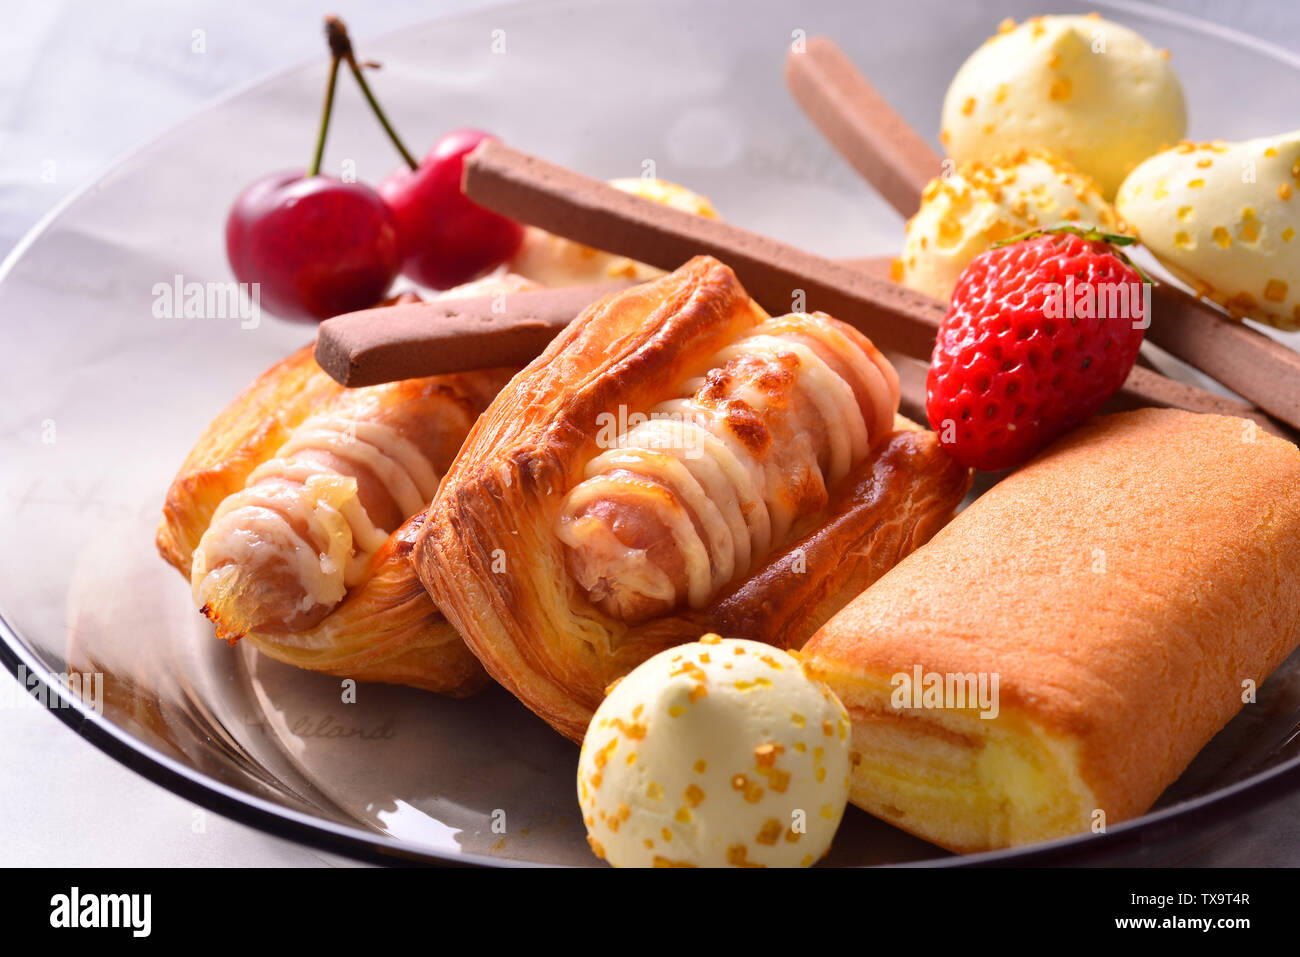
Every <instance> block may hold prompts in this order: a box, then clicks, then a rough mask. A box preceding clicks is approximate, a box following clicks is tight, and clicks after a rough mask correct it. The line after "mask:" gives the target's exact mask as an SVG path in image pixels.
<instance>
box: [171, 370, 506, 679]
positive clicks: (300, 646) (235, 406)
mask: <svg viewBox="0 0 1300 957" xmlns="http://www.w3.org/2000/svg"><path fill="white" fill-rule="evenodd" d="M510 372H511V370H505V369H493V370H485V371H483V372H473V373H463V374H459V375H449V376H440V377H437V378H436V379H417V380H410V381H409V382H404V383H396V384H394V385H392V386H385V387H379V388H378V389H377V390H376V395H377V399H376V401H400V399H401V395H402V392H403V390H409V389H414V390H425V389H428V388H430V386H431V385H434V386H436V389H437V392H438V393H439V394H440V395H441V396H442V397H444V398H445V401H446V402H449V403H455V404H457V405H458V406H460V407H462V408H463V410H464V412H465V416H464V421H465V422H466V423H469V422H472V421H473V420H474V418H475V417H476V416H477V415H478V413H479V412H480V411H481V410H482V409H483V408H485V407H486V406H487V404H488V403H489V402H490V401H491V399H492V397H493V396H494V395H495V394H496V392H497V390H498V389H499V388H500V387H501V386H502V385H504V384H505V382H506V381H507V380H508V379H509V376H510ZM344 391H345V390H344V389H343V387H342V386H340V385H338V384H337V383H336V382H334V380H333V379H331V378H330V377H329V376H328V375H326V374H325V372H323V371H322V370H321V368H320V367H319V366H318V365H317V364H316V361H315V359H314V358H313V357H312V347H311V346H306V347H304V348H303V349H300V350H299V351H298V352H295V353H294V354H293V355H291V356H289V357H288V358H287V359H284V360H283V361H281V362H279V363H277V364H276V365H274V366H272V367H271V368H270V369H268V370H267V371H266V372H264V373H263V374H262V375H261V376H259V377H258V378H257V379H256V381H254V382H253V384H252V385H250V386H249V387H248V388H247V389H245V390H244V392H243V393H241V394H240V395H239V396H238V397H237V398H236V399H235V400H234V401H233V402H231V404H230V405H229V406H227V407H226V409H225V410H223V411H222V412H221V414H220V415H218V416H217V418H216V419H215V420H214V421H213V422H212V423H211V424H210V425H209V426H208V428H207V429H206V430H205V431H204V433H203V434H202V435H201V436H200V438H199V440H198V442H197V443H196V444H195V446H194V448H193V449H192V450H191V451H190V453H189V455H188V456H187V457H186V459H185V462H184V463H183V464H182V466H181V469H180V472H179V473H178V474H177V476H176V478H175V480H174V481H173V482H172V484H171V487H170V488H169V489H168V490H167V497H166V501H165V502H164V505H163V517H162V521H161V523H160V524H159V526H158V534H157V545H158V550H159V552H160V553H161V554H162V556H163V558H165V559H166V560H167V561H168V562H170V563H171V564H172V565H174V566H175V567H176V568H177V569H178V570H179V571H180V572H181V574H182V575H184V576H185V578H186V580H187V581H188V580H189V577H190V569H191V563H192V559H193V555H194V549H195V548H196V546H197V545H198V543H199V540H200V539H201V538H202V537H203V533H204V532H205V531H206V530H207V528H208V525H209V524H210V522H211V521H212V517H213V514H214V513H215V512H216V510H217V507H218V506H219V505H220V504H221V503H222V501H223V500H224V499H225V498H226V497H227V496H229V495H231V494H233V493H234V492H237V491H238V490H240V489H242V488H243V487H244V484H245V482H246V481H247V479H248V477H249V475H250V474H251V473H252V472H253V470H254V469H256V468H257V467H258V466H259V465H261V464H262V463H263V462H265V461H267V460H268V459H270V458H272V457H273V456H274V455H275V453H276V450H277V449H279V448H280V447H281V446H282V445H283V444H284V443H285V441H286V440H287V439H288V438H289V436H290V435H291V434H292V432H293V430H294V429H295V428H296V427H297V426H298V425H299V424H300V423H302V422H303V421H304V420H305V419H307V418H308V416H310V415H312V414H315V413H318V412H320V411H321V410H323V409H328V408H329V407H330V406H331V403H333V402H335V401H337V400H340V397H341V396H342V395H343V393H344ZM453 418H454V417H453ZM461 438H462V435H461V434H460V433H459V432H458V433H457V434H456V435H448V436H447V437H446V442H445V443H443V446H444V447H442V448H439V449H434V450H430V458H431V462H432V464H433V465H434V467H435V468H436V469H437V470H438V471H439V472H441V470H442V469H444V468H446V466H447V465H448V464H449V462H450V460H451V458H452V457H453V455H454V454H455V451H456V449H457V448H458V447H459V443H460V440H461ZM423 520H424V513H423V512H421V513H419V514H417V515H414V516H412V517H411V518H410V519H408V520H407V521H406V522H405V523H404V524H403V525H402V526H401V527H400V528H398V529H397V530H396V531H394V532H393V533H392V535H390V536H389V538H388V541H387V542H385V543H384V545H383V546H382V547H381V548H379V549H378V551H376V553H375V554H374V556H373V557H372V559H371V561H370V564H369V566H368V568H367V571H366V573H365V575H364V577H363V579H362V580H361V581H359V582H358V583H356V584H355V585H353V586H352V587H351V588H350V589H349V590H348V592H347V594H346V595H345V596H344V598H343V600H342V601H341V602H340V604H339V605H338V606H337V607H335V608H334V609H333V611H331V612H330V613H329V614H328V615H327V616H326V617H325V618H324V620H323V621H321V622H320V623H319V624H317V625H315V626H314V627H312V628H309V629H305V630H302V631H297V632H292V633H283V634H280V633H277V634H270V633H259V632H251V633H249V634H247V635H245V636H244V640H246V641H248V642H250V643H251V644H252V645H253V646H254V647H256V648H257V649H258V650H259V651H261V652H262V653H263V654H266V655H268V656H269V657H272V658H275V659H277V660H279V661H284V662H286V663H288V664H291V665H295V666H297V667H300V668H307V669H310V670H313V671H321V672H325V673H326V674H332V675H338V676H340V677H347V678H355V679H357V680H359V681H383V682H390V683H395V684H405V685H413V686H415V687H419V688H425V689H427V690H430V691H436V692H440V693H443V694H449V695H466V694H471V693H473V692H474V691H477V690H479V689H480V688H482V687H483V686H484V685H486V684H487V681H488V679H487V675H486V673H485V672H484V671H483V669H482V667H481V666H480V665H479V664H478V661H477V660H476V659H475V658H474V657H473V655H471V654H470V653H469V651H468V649H466V648H465V646H464V643H463V642H462V641H461V640H460V636H459V635H457V634H456V631H455V630H454V629H453V628H452V627H451V626H450V625H449V624H448V623H447V620H446V619H445V618H444V617H443V616H442V615H441V614H440V613H439V612H438V609H437V607H436V606H435V605H434V604H433V601H432V599H431V598H430V597H429V594H428V592H427V591H426V590H425V588H424V586H423V585H421V584H420V581H419V579H418V578H416V576H415V573H414V570H413V569H412V567H411V564H410V561H409V555H410V552H411V548H412V546H413V544H414V540H415V537H416V533H417V532H418V530H419V528H420V525H421V523H422V522H423Z"/></svg>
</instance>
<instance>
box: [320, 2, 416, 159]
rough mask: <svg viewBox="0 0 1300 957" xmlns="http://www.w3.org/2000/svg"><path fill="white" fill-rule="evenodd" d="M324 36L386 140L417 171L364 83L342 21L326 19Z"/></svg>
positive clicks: (409, 155) (406, 150)
mask: <svg viewBox="0 0 1300 957" xmlns="http://www.w3.org/2000/svg"><path fill="white" fill-rule="evenodd" d="M325 35H326V36H327V37H328V38H329V43H330V52H331V53H333V54H334V58H335V61H336V62H337V61H338V60H339V59H342V60H343V62H345V63H346V64H347V65H348V69H349V70H351V71H352V75H353V76H354V77H356V78H357V85H358V86H360V87H361V93H362V95H363V96H365V98H366V102H367V103H369V104H370V108H371V109H372V110H374V112H375V118H376V119H378V120H379V125H380V126H382V127H383V128H384V132H385V133H387V134H388V138H389V139H390V140H392V141H393V145H394V146H395V147H397V152H399V153H401V154H402V159H404V160H405V161H406V165H407V166H409V167H410V168H411V169H418V168H419V166H420V164H419V162H417V161H416V159H415V157H414V156H412V155H411V152H410V150H408V149H407V148H406V146H405V145H404V144H403V143H402V140H401V138H400V137H399V136H398V135H397V131H396V130H395V129H393V124H392V123H390V122H388V117H387V116H385V115H384V110H383V108H382V107H381V106H380V105H379V101H378V100H376V99H375V95H374V94H373V93H372V92H370V84H369V83H367V82H366V78H365V76H364V75H363V74H362V72H361V66H360V64H358V63H357V58H356V56H355V55H354V54H353V52H352V40H351V39H350V38H349V37H348V28H347V27H346V26H344V25H343V21H342V20H340V19H339V18H338V17H326V18H325Z"/></svg>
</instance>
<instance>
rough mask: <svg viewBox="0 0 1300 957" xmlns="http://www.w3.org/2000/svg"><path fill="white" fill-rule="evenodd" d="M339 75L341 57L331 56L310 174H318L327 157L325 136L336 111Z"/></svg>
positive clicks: (308, 172)
mask: <svg viewBox="0 0 1300 957" xmlns="http://www.w3.org/2000/svg"><path fill="white" fill-rule="evenodd" d="M338 76H339V58H338V57H337V56H334V57H331V58H330V79H329V84H328V85H327V86H326V87H325V109H324V110H322V111H321V117H320V132H318V133H317V134H316V155H315V156H313V157H312V160H311V168H310V169H309V170H307V175H308V176H316V175H317V174H319V173H320V164H321V160H322V159H324V158H325V136H326V134H327V133H328V132H329V128H330V116H331V115H332V114H333V112H334V86H335V82H336V81H337V80H338Z"/></svg>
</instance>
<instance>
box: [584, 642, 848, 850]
mask: <svg viewBox="0 0 1300 957" xmlns="http://www.w3.org/2000/svg"><path fill="white" fill-rule="evenodd" d="M849 730H850V728H849V717H848V714H847V712H846V711H845V710H844V706H843V705H841V704H840V702H839V699H838V698H836V697H835V695H834V694H833V693H832V692H831V690H830V689H829V688H827V687H826V686H825V685H824V684H822V683H821V682H820V681H816V680H814V679H812V678H809V677H808V676H807V675H806V674H805V672H804V669H803V666H802V665H801V664H800V662H799V660H798V659H796V658H795V657H793V656H792V655H790V654H787V653H786V652H784V651H781V650H779V649H777V648H773V647H772V646H770V645H765V644H762V643H760V642H756V641H745V640H741V639H723V638H719V637H718V636H717V635H706V636H704V637H703V638H701V639H700V640H699V641H698V642H693V643H691V644H685V645H680V646H678V647H676V648H670V649H669V650H667V651H664V652H661V653H660V654H658V655H655V656H654V657H653V658H651V659H650V660H649V661H647V662H645V663H644V664H642V665H641V666H640V667H638V668H637V669H635V670H634V671H633V672H632V673H631V674H629V675H628V676H627V677H625V678H623V679H622V680H621V681H619V682H618V683H617V684H616V685H615V686H614V688H613V690H611V691H610V692H609V694H608V695H607V696H606V698H605V700H604V702H603V703H602V704H601V706H600V707H599V708H598V709H597V710H596V714H595V715H594V716H593V718H592V720H591V725H590V726H589V727H588V729H587V736H586V738H585V740H584V741H583V744H582V754H581V756H580V757H579V759H578V799H579V803H580V804H581V806H582V814H583V819H584V821H585V822H586V825H587V835H588V836H587V840H588V841H589V843H590V844H591V847H592V850H594V851H595V852H596V854H597V855H599V856H600V857H603V858H604V859H605V860H607V861H608V862H609V863H611V864H613V865H614V866H616V867H727V866H731V867H747V866H762V867H808V866H810V865H811V864H813V863H814V862H815V861H817V860H818V858H820V857H821V856H822V855H823V854H825V853H826V851H827V849H829V847H830V844H831V839H832V838H833V837H834V835H835V830H836V828H837V827H838V826H839V822H840V818H841V816H842V815H843V813H844V807H845V804H846V802H847V801H848V795H849Z"/></svg>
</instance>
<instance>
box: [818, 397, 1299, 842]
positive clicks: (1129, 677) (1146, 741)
mask: <svg viewBox="0 0 1300 957" xmlns="http://www.w3.org/2000/svg"><path fill="white" fill-rule="evenodd" d="M1298 488H1300V451H1297V449H1296V447H1295V446H1294V445H1292V444H1290V443H1288V442H1285V441H1283V440H1281V439H1277V438H1273V437H1271V436H1268V435H1265V434H1263V433H1262V432H1259V431H1258V430H1257V429H1256V427H1255V426H1254V425H1253V424H1252V423H1250V422H1247V421H1244V420H1241V419H1234V418H1228V417H1223V416H1213V415H1196V414H1193V413H1189V412H1181V411H1176V410H1168V409H1163V410H1162V409H1145V410H1141V411H1137V412H1129V413H1124V414H1121V415H1115V416H1107V417H1104V418H1102V419H1099V420H1097V421H1095V422H1094V423H1093V424H1091V425H1089V426H1087V427H1085V428H1084V429H1082V430H1080V431H1079V432H1078V433H1076V434H1074V435H1073V436H1071V437H1069V438H1067V439H1065V440H1063V441H1062V442H1060V443H1058V444H1057V445H1056V446H1054V447H1052V448H1051V449H1049V450H1048V451H1047V452H1046V453H1044V454H1043V455H1042V456H1041V457H1039V458H1038V459H1037V460H1036V461H1034V462H1033V463H1031V464H1030V465H1028V466H1026V467H1025V468H1024V469H1022V470H1020V471H1019V472H1017V473H1015V474H1014V475H1012V476H1010V477H1009V478H1007V479H1005V480H1003V481H1002V482H1001V483H1000V484H998V485H997V486H995V487H994V488H993V489H992V490H991V491H989V492H986V493H985V494H984V495H983V496H981V497H980V498H979V499H978V500H976V502H975V503H974V504H973V505H971V506H970V507H969V508H967V509H966V510H965V511H964V512H962V514H961V515H959V516H958V517H957V518H956V519H955V520H954V521H953V522H952V524H950V525H949V526H948V527H947V528H945V529H944V530H942V531H941V532H940V533H939V534H938V535H936V536H935V537H934V539H933V540H932V541H931V542H930V543H929V544H927V545H926V546H924V547H923V548H921V549H919V550H917V551H916V552H915V553H914V554H912V555H911V556H909V557H908V558H907V559H905V560H904V561H903V562H902V563H900V564H899V565H898V567H896V568H894V569H893V570H892V571H890V572H889V573H887V574H886V575H885V576H884V577H883V578H881V579H880V580H879V581H877V582H876V583H875V584H874V585H872V586H871V587H870V588H869V589H867V590H866V592H864V593H863V594H862V595H861V596H860V597H859V598H857V599H856V600H855V601H853V602H852V603H850V604H849V605H848V606H847V607H846V608H844V609H843V610H842V611H840V612H839V613H838V614H836V615H835V616H834V617H833V618H831V620H830V621H829V622H828V623H827V624H826V625H825V626H824V627H823V628H821V629H820V630H819V631H818V632H817V634H816V635H814V636H813V637H812V639H811V640H810V641H809V642H808V644H807V645H806V646H805V647H804V649H803V651H802V655H803V658H804V661H805V666H806V667H807V668H808V669H809V670H810V672H811V673H813V674H815V675H816V676H817V677H819V678H821V679H822V680H824V681H826V682H827V683H828V684H829V685H830V686H831V687H832V688H833V689H834V690H835V692H836V693H837V694H838V695H839V697H840V699H841V700H842V701H843V702H844V704H845V706H846V707H847V708H848V710H849V714H850V717H851V718H852V721H853V731H852V737H851V748H852V752H851V753H852V758H853V761H854V766H853V771H852V779H851V786H852V791H851V800H852V801H853V802H854V803H855V804H857V805H858V806H859V807H862V808H863V809H865V810H867V811H869V812H871V813H872V814H874V815H876V816H877V817H881V818H883V819H884V820H886V821H889V822H891V823H893V824H896V825H897V826H899V827H901V828H903V829H905V830H908V831H910V832H912V833H913V834H917V835H919V836H921V837H923V838H925V839H926V840H929V841H932V842H934V843H936V844H940V845H942V846H944V847H947V848H949V849H951V850H955V851H980V850H987V849H991V848H998V847H1006V846H1009V845H1016V844H1024V843H1028V842H1031V841H1037V840H1046V839H1049V838H1055V837H1060V836H1063V835H1066V834H1071V833H1076V832H1087V831H1089V830H1098V829H1100V828H1102V827H1104V826H1105V825H1113V824H1115V823H1118V822H1119V821H1122V820H1124V819H1126V818H1131V817H1134V816H1136V815H1139V814H1142V813H1144V812H1145V811H1146V810H1147V809H1148V808H1149V807H1150V806H1151V805H1152V803H1153V802H1154V801H1155V800H1156V798H1157V797H1159V795H1160V793H1161V792H1162V791H1163V790H1164V789H1165V788H1166V787H1168V786H1169V785H1170V784H1171V783H1172V782H1173V781H1174V780H1175V779H1176V778H1177V777H1178V775H1179V774H1180V773H1181V772H1182V771H1183V769H1184V768H1185V767H1186V766H1187V764H1188V763H1189V762H1190V761H1191V759H1192V758H1193V757H1194V756H1195V755H1196V753H1197V752H1198V751H1199V750H1200V749H1201V748H1202V747H1203V746H1204V745H1205V744H1206V742H1208V741H1209V740H1210V738H1211V737H1213V736H1214V735H1215V734H1216V733H1217V732H1218V731H1219V729H1220V728H1222V727H1223V725H1224V724H1226V723H1227V722H1228V720H1229V719H1230V718H1231V717H1232V716H1233V715H1234V714H1236V713H1237V712H1238V711H1239V710H1240V709H1241V708H1242V703H1243V700H1244V699H1245V698H1246V697H1247V696H1248V695H1247V692H1248V691H1249V689H1250V688H1251V687H1254V686H1257V685H1262V684H1263V682H1264V679H1265V678H1266V677H1267V676H1268V674H1269V673H1270V672H1271V671H1272V670H1273V669H1274V668H1275V667H1277V665H1278V664H1280V663H1281V662H1282V661H1283V659H1285V658H1286V657H1287V655H1288V654H1290V653H1291V651H1292V650H1294V649H1295V647H1296V645H1297V643H1298V642H1300V498H1297V496H1296V490H1297V489H1298ZM918 675H920V676H922V679H923V683H924V684H926V685H927V687H930V688H932V689H936V690H937V689H938V688H939V684H938V683H937V682H935V681H934V680H932V679H931V678H930V677H929V676H938V677H940V678H942V679H943V687H944V689H945V690H944V694H947V693H948V692H947V688H948V687H949V686H950V683H949V680H948V679H949V676H956V677H957V678H958V679H960V680H961V684H960V685H959V684H957V683H956V682H953V683H951V688H952V689H953V692H955V693H956V695H957V696H955V697H953V698H951V699H947V698H945V697H943V696H942V695H939V694H936V695H935V697H934V698H933V699H932V700H928V699H927V698H926V697H924V696H922V697H918V695H917V692H916V689H915V688H914V687H909V685H910V684H911V683H912V682H913V681H915V677H916V676H918ZM899 676H904V679H907V680H904V679H900V677H899ZM981 676H985V677H986V678H988V679H991V678H992V677H993V676H996V677H997V686H996V692H997V694H996V699H992V698H990V699H989V700H986V701H984V702H981V703H980V705H981V706H976V705H975V704H974V699H973V698H972V697H971V695H972V692H973V691H975V690H976V689H975V688H974V686H973V685H972V684H971V683H970V681H969V678H974V679H976V682H978V681H979V679H980V677H981ZM986 686H987V687H990V688H991V687H992V684H991V681H990V682H988V683H987V685H986ZM900 692H901V695H900ZM896 695H899V696H898V697H896ZM962 698H964V699H965V701H964V703H965V705H966V706H965V707H961V705H962V704H963V700H962ZM984 704H988V705H991V706H992V707H982V705H984ZM983 715H988V717H985V716H983Z"/></svg>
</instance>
